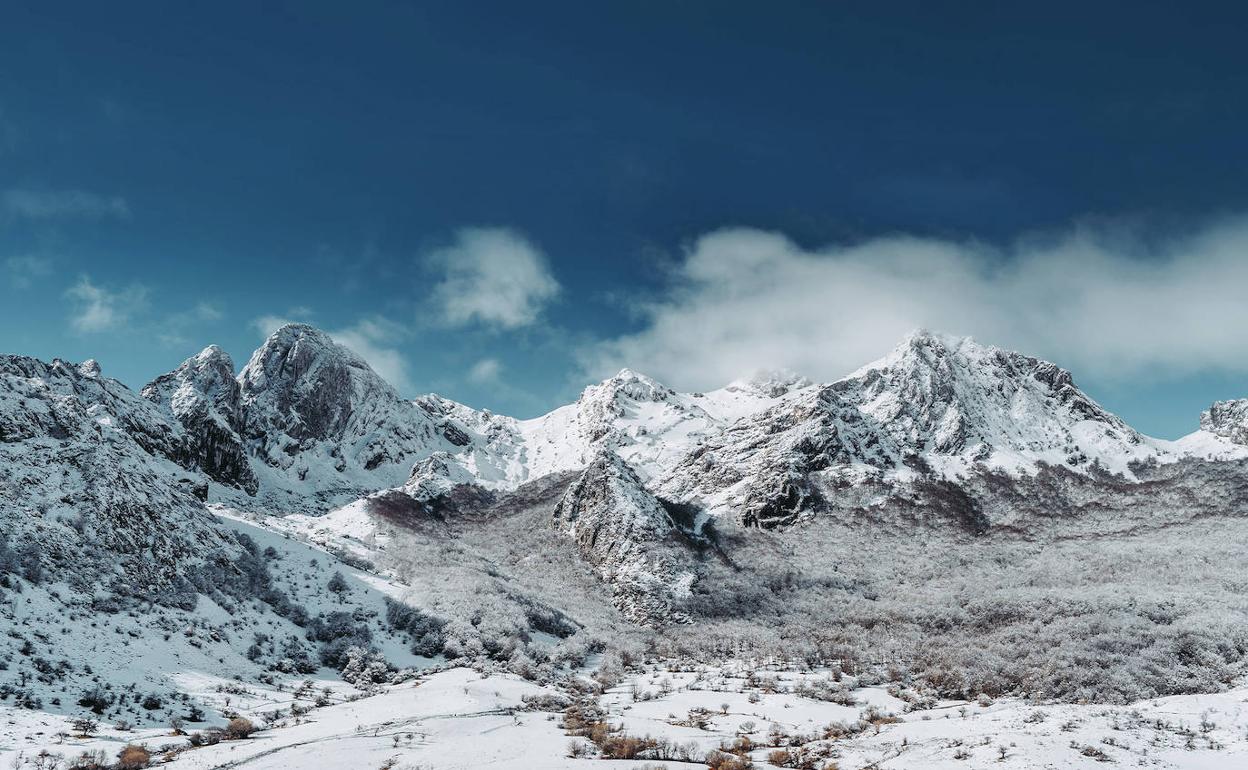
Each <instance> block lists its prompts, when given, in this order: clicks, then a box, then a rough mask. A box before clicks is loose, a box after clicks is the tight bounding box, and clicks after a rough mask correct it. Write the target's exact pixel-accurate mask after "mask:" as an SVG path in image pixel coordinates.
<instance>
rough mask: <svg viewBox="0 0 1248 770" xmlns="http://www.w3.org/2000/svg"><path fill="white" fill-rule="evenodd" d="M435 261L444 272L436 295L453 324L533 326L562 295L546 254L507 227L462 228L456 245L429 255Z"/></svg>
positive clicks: (436, 265)
mask: <svg viewBox="0 0 1248 770" xmlns="http://www.w3.org/2000/svg"><path fill="white" fill-rule="evenodd" d="M429 263H430V264H431V265H432V266H433V267H434V268H435V269H436V270H437V271H438V272H439V273H440V275H441V279H440V281H439V282H438V284H437V285H436V286H435V287H434V290H433V300H434V302H435V304H436V305H437V307H438V308H439V310H440V313H441V318H442V321H443V322H445V323H446V324H447V325H450V326H467V325H469V324H473V323H478V324H481V325H484V326H492V327H498V328H503V329H514V328H517V327H521V326H527V325H529V324H532V323H534V322H535V321H537V319H538V317H539V316H540V314H541V312H542V309H543V308H544V307H545V306H546V304H547V303H549V302H550V301H551V300H553V299H554V298H555V297H556V296H557V295H558V294H559V282H558V281H556V280H555V277H554V276H553V275H552V274H551V272H550V268H549V267H548V265H547V262H546V257H545V256H544V255H543V254H542V253H541V251H539V250H538V249H537V247H536V246H534V245H533V244H532V243H530V242H529V241H528V240H527V239H526V238H524V236H522V235H520V234H519V233H517V232H515V231H513V230H508V229H505V228H480V227H474V228H465V229H462V230H460V231H458V232H457V233H456V234H455V242H454V243H453V244H452V245H451V246H449V247H448V248H445V249H441V250H439V251H436V252H434V253H433V254H431V255H430V256H429Z"/></svg>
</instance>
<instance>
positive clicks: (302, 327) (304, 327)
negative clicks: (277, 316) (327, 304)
mask: <svg viewBox="0 0 1248 770" xmlns="http://www.w3.org/2000/svg"><path fill="white" fill-rule="evenodd" d="M303 338H311V339H315V340H317V341H324V342H326V343H331V344H332V342H333V340H332V339H331V338H330V336H329V335H328V334H326V333H325V332H323V331H321V330H320V329H318V328H316V327H315V326H313V325H311V324H305V323H287V324H282V325H281V326H279V327H278V328H277V330H276V331H274V332H273V333H272V334H270V335H269V338H268V340H266V343H268V342H283V341H290V340H298V339H303Z"/></svg>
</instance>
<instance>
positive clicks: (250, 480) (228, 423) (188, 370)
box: [141, 345, 259, 495]
mask: <svg viewBox="0 0 1248 770" xmlns="http://www.w3.org/2000/svg"><path fill="white" fill-rule="evenodd" d="M141 394H142V396H143V397H144V398H146V399H147V400H148V401H150V402H152V403H153V404H155V405H156V406H157V407H158V408H160V409H162V410H163V411H164V413H165V415H166V416H167V417H168V418H171V419H172V420H173V421H176V423H177V424H178V425H180V426H181V427H182V430H183V437H184V438H183V446H182V449H181V451H180V452H179V453H178V455H177V456H176V457H175V458H174V459H175V460H176V461H177V462H178V463H179V464H180V465H182V466H184V467H187V468H193V469H198V470H202V471H203V472H204V473H205V474H206V475H207V476H208V477H209V478H210V479H212V480H213V481H216V482H218V483H221V484H225V485H227V486H232V487H237V488H239V489H241V490H243V491H245V492H247V493H248V494H252V495H254V494H255V493H256V491H257V489H258V487H259V481H258V480H257V479H256V476H255V473H254V472H253V471H252V469H251V466H250V463H249V462H248V459H247V451H246V448H245V446H244V444H243V440H242V437H241V435H240V434H241V431H242V427H243V413H242V404H241V399H240V394H241V390H240V388H239V384H238V381H237V380H236V379H235V378H234V361H233V359H231V358H230V356H229V354H227V353H226V352H225V351H224V350H222V349H221V348H219V347H217V346H216V345H209V346H208V347H206V348H204V349H203V350H202V351H200V352H199V353H198V354H197V355H195V356H192V357H190V358H188V359H186V360H185V361H183V362H182V364H181V365H180V366H179V367H178V368H177V369H174V370H173V371H172V372H169V373H168V374H163V375H161V376H160V377H157V378H156V379H155V380H153V381H151V382H150V383H148V384H147V385H145V386H144V387H143V390H142V391H141Z"/></svg>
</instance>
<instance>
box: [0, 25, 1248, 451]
mask: <svg viewBox="0 0 1248 770" xmlns="http://www.w3.org/2000/svg"><path fill="white" fill-rule="evenodd" d="M1245 22H1248V12H1246V11H1245V10H1244V8H1243V6H1239V5H1234V4H1229V3H1228V4H1208V5H1202V4H1182V5H1180V4H1175V3H1165V4H1162V3H1140V2H1132V3H1078V4H1075V3H1069V4H1067V3H1030V4H1021V3H960V4H952V5H951V4H934V3H918V2H915V3H902V2H885V3H803V4H799V3H780V4H760V3H750V4H745V3H725V2H705V3H694V2H668V3H660V2H627V3H597V2H596V3H584V2H576V3H530V4H517V3H479V2H456V3H413V4H404V3H353V4H344V3H314V2H298V3H286V4H283V3H276V2H275V3H264V4H254V3H212V4H207V3H203V4H193V5H192V4H181V3H179V4H169V3H28V4H17V3H10V4H8V5H7V6H6V8H5V11H4V13H3V22H2V23H0V74H2V77H0V196H3V197H2V198H0V266H4V267H5V269H6V276H0V277H4V278H5V281H4V285H2V286H0V324H2V325H0V349H3V350H5V351H6V352H22V353H28V354H33V355H38V356H41V357H45V358H48V357H51V356H54V355H60V356H62V357H66V358H70V359H74V360H77V359H82V358H86V357H88V356H95V357H97V358H99V359H100V360H101V362H102V363H103V366H104V369H105V372H106V373H108V374H111V375H113V376H117V377H120V378H121V379H123V380H124V381H126V382H128V383H130V384H132V385H141V384H142V383H143V382H144V381H146V380H147V379H149V378H150V377H152V376H154V375H156V374H158V373H160V372H162V371H165V370H168V369H170V368H172V367H173V366H175V365H176V364H177V363H178V362H179V361H181V360H182V359H183V358H185V357H186V356H188V355H191V354H193V353H194V352H195V351H197V350H198V349H199V348H200V347H202V346H203V345H205V344H208V343H210V342H216V343H219V344H221V345H223V346H224V347H226V348H227V350H229V351H230V352H231V353H232V354H234V356H235V358H236V360H237V362H238V364H239V365H240V366H241V364H242V363H243V360H241V359H245V358H246V356H247V354H248V353H249V352H250V351H251V350H252V349H253V348H254V347H255V346H256V345H257V344H258V342H259V341H260V339H261V333H260V332H259V331H258V330H257V329H258V328H259V327H263V326H264V322H258V321H257V319H260V318H262V317H266V316H271V317H280V318H300V319H304V320H311V321H313V322H315V323H317V324H318V325H320V326H322V327H324V328H326V329H329V330H331V331H333V330H341V331H342V332H343V335H344V336H345V337H349V338H351V339H357V340H358V339H366V340H367V341H368V343H369V344H370V345H372V346H373V347H375V348H377V350H379V351H380V352H375V354H376V355H379V356H382V357H383V358H384V360H385V361H388V362H389V365H390V368H391V371H401V372H404V373H405V374H404V375H403V376H404V377H405V381H404V383H403V388H404V390H405V391H408V392H410V393H412V394H414V393H416V392H421V391H425V390H430V389H436V390H438V391H440V392H444V393H445V394H447V395H449V396H451V397H455V398H458V399H460V400H464V401H467V402H469V403H472V404H474V405H477V406H491V407H493V408H497V409H499V410H501V411H508V412H514V413H520V414H522V415H529V414H534V413H537V412H539V411H542V410H544V409H546V408H549V407H551V406H554V405H555V404H557V403H558V402H560V401H562V400H565V399H567V398H569V397H570V396H572V395H574V394H575V392H576V391H577V390H578V389H579V386H580V384H582V382H583V380H584V379H585V377H586V376H587V374H588V373H587V372H586V371H585V368H584V367H585V364H584V361H585V360H586V356H587V354H586V353H585V351H587V350H588V351H591V353H590V354H589V358H592V359H593V360H595V361H597V362H601V361H602V359H603V357H604V354H602V353H600V352H594V351H598V350H599V348H600V347H601V345H602V341H604V340H608V341H609V340H612V339H614V338H618V337H620V336H621V335H631V334H636V333H645V330H646V329H647V327H648V326H649V325H651V324H653V323H654V322H655V319H654V317H653V315H652V314H648V313H647V312H646V311H645V310H644V306H643V309H641V310H639V303H642V302H644V301H646V300H657V301H660V302H675V301H677V300H675V299H674V298H673V297H674V295H673V294H672V292H673V291H674V288H673V286H674V284H675V283H679V282H680V281H682V280H687V278H688V276H687V275H686V276H684V277H683V278H682V277H681V275H683V274H682V273H681V265H682V264H683V259H684V255H685V254H686V251H685V250H686V249H687V248H688V247H689V244H690V243H692V242H693V240H694V239H696V238H697V237H699V236H701V235H703V234H705V233H708V232H711V231H715V230H717V229H719V228H724V227H731V226H745V227H751V228H759V229H763V230H769V231H775V232H779V233H784V234H785V235H787V236H788V238H790V239H791V240H792V241H793V243H795V244H797V245H799V246H800V247H802V248H806V249H815V248H819V247H823V246H826V245H828V244H846V243H861V242H863V241H864V240H869V239H872V238H876V237H878V236H883V235H890V234H895V233H907V234H911V235H916V236H923V237H928V238H936V239H942V240H943V241H949V242H957V243H966V242H968V241H974V242H975V243H978V244H981V245H984V246H985V248H988V247H999V248H1000V249H1002V250H1003V251H1002V252H1001V253H999V254H997V256H996V257H988V260H989V261H991V260H992V259H999V260H1001V261H1002V262H1008V261H1009V260H1010V259H1011V257H1010V256H1009V252H1010V249H1011V248H1012V247H1011V244H1016V243H1017V242H1018V241H1019V239H1020V238H1022V239H1031V238H1035V237H1037V236H1036V235H1035V234H1036V233H1042V234H1043V233H1047V234H1051V233H1054V232H1057V231H1062V232H1069V231H1070V230H1071V229H1072V228H1081V227H1095V228H1103V227H1108V228H1109V229H1112V230H1114V231H1115V232H1118V231H1121V230H1124V229H1127V230H1130V232H1131V233H1132V236H1131V239H1130V240H1131V242H1132V244H1133V246H1132V248H1130V249H1128V250H1127V251H1128V252H1129V253H1127V255H1126V256H1127V257H1128V258H1130V259H1139V260H1141V261H1142V262H1147V261H1148V260H1149V259H1152V258H1154V257H1155V254H1154V252H1155V251H1156V249H1155V248H1154V245H1153V244H1155V243H1156V242H1158V241H1165V240H1166V239H1167V238H1170V237H1172V236H1173V234H1174V233H1191V232H1194V231H1195V232H1198V231H1200V229H1201V228H1202V227H1205V226H1206V223H1208V222H1210V221H1211V220H1215V219H1218V218H1224V217H1234V216H1237V215H1239V214H1240V212H1243V211H1244V210H1245V208H1246V206H1248V173H1246V172H1248V168H1245V166H1246V165H1248V152H1245V151H1246V150H1248V146H1246V137H1248V104H1246V100H1248V67H1245V66H1244V53H1243V52H1244V46H1243V35H1244V31H1245ZM469 227H491V228H506V231H507V234H508V236H509V237H510V238H512V239H513V240H514V241H517V242H519V243H521V244H525V243H527V247H526V248H527V249H528V252H532V253H533V254H537V255H538V256H537V257H536V259H537V264H538V266H539V267H540V268H541V269H542V270H544V271H546V272H548V274H549V276H550V278H551V279H552V280H553V281H555V282H556V283H557V284H558V285H559V287H560V289H559V290H558V292H557V293H555V292H553V291H552V292H547V293H546V294H542V293H541V292H539V293H538V295H534V296H530V297H529V298H528V299H529V300H531V303H530V305H528V306H526V308H527V311H531V312H527V313H526V312H522V313H520V315H519V316H516V315H514V314H513V315H511V316H497V317H496V316H491V315H490V314H489V313H488V312H487V313H484V314H482V313H478V314H476V315H472V314H469V315H468V316H466V317H462V315H461V317H459V319H458V320H456V319H455V318H454V317H453V316H454V313H450V314H449V315H448V310H447V308H446V307H445V306H444V305H445V302H444V301H445V299H446V297H445V291H444V290H442V291H443V293H442V294H439V293H438V292H439V291H440V290H439V289H438V288H437V287H438V286H439V285H441V284H443V283H445V281H446V280H447V277H446V273H447V270H448V269H449V268H448V267H447V266H448V265H449V264H451V263H453V262H455V261H456V260H457V259H459V258H460V257H461V256H462V255H463V251H464V248H461V249H459V250H458V251H451V252H449V256H445V257H441V258H438V257H431V256H430V255H431V254H434V253H437V252H439V250H442V252H441V253H443V254H448V252H446V251H445V249H447V248H448V247H451V246H453V245H454V244H456V243H459V244H460V245H461V247H462V246H463V242H464V236H463V232H462V230H463V228H469ZM465 248H466V247H465ZM526 253H527V252H526ZM500 259H505V257H503V258H500ZM989 269H991V268H989ZM452 272H453V271H452ZM470 278H471V276H469V278H466V279H465V280H469V279H470ZM528 278H531V276H528ZM528 278H526V276H525V275H521V276H520V277H519V278H517V279H515V280H517V281H524V280H527V279H528ZM508 280H511V279H508ZM526 285H527V284H526ZM439 297H440V298H441V300H442V301H443V304H439ZM513 299H514V298H513ZM522 299H523V298H522ZM1054 311H1055V312H1062V308H1061V306H1060V302H1059V305H1058V306H1057V307H1055V308H1054ZM947 331H949V332H953V333H975V334H976V335H977V336H980V337H987V338H988V341H996V340H994V339H993V333H992V329H991V328H988V329H985V328H982V327H975V328H967V329H959V328H951V329H947ZM792 333H793V334H794V335H802V334H804V333H806V330H803V329H801V328H794V329H793V331H792ZM1241 333H1242V332H1241ZM1011 339H1012V338H1011ZM1003 341H1005V340H1003ZM812 344H815V343H812ZM1135 344H1139V345H1147V344H1149V341H1148V340H1147V339H1140V340H1138V342H1137V343H1135ZM885 347H887V346H885ZM1042 347H1044V346H1042ZM883 352H885V350H884V349H881V350H880V351H879V353H881V354H882V353H883ZM1029 352H1036V353H1038V354H1043V355H1046V356H1049V357H1052V358H1055V359H1057V360H1058V361H1059V362H1061V363H1067V364H1068V365H1070V366H1071V367H1072V368H1074V369H1075V374H1076V376H1077V377H1078V378H1079V380H1080V381H1081V382H1082V383H1083V384H1084V385H1085V387H1086V388H1087V389H1088V390H1089V391H1090V392H1092V394H1093V395H1094V396H1096V397H1098V398H1099V399H1100V400H1102V401H1103V402H1104V403H1106V405H1108V406H1109V407H1110V408H1112V409H1115V410H1117V411H1119V412H1120V413H1121V414H1123V415H1124V416H1125V417H1126V418H1127V419H1128V420H1130V421H1132V422H1133V423H1134V424H1136V425H1137V426H1138V427H1140V428H1142V429H1144V430H1146V431H1151V432H1155V433H1158V434H1161V435H1178V434H1179V433H1182V432H1185V431H1186V430H1187V429H1189V428H1190V427H1193V426H1194V421H1195V418H1196V414H1197V413H1198V412H1199V410H1200V409H1202V408H1204V407H1205V406H1206V405H1207V402H1208V401H1210V400H1212V399H1213V398H1219V397H1220V398H1225V397H1231V396H1237V395H1238V396H1243V395H1248V375H1245V369H1246V368H1248V361H1240V362H1237V361H1236V360H1232V359H1234V356H1233V355H1230V354H1229V353H1228V354H1227V360H1220V359H1219V358H1218V355H1219V354H1218V353H1217V352H1214V353H1210V354H1209V355H1207V356H1205V357H1203V358H1197V359H1194V360H1189V359H1182V360H1178V361H1177V362H1176V363H1175V365H1174V366H1166V367H1164V368H1165V371H1164V373H1163V372H1158V371H1152V372H1146V373H1145V374H1141V373H1140V371H1138V370H1130V371H1125V370H1124V371H1122V372H1118V373H1114V372H1112V371H1101V370H1093V371H1091V372H1081V370H1080V369H1079V368H1078V367H1077V366H1075V363H1077V362H1078V361H1080V360H1082V359H1081V358H1079V357H1077V356H1074V354H1073V353H1072V354H1071V358H1072V360H1070V361H1067V360H1064V358H1065V356H1064V351H1063V350H1062V349H1061V345H1060V344H1053V345H1050V346H1048V347H1046V349H1043V350H1035V351H1029ZM1176 360H1177V359H1176ZM486 362H493V363H486ZM618 363H619V365H626V364H627V365H631V366H635V367H636V368H645V362H644V361H626V360H621V361H619V362H618ZM677 379H680V376H677ZM691 379H696V378H694V377H692V376H691ZM674 384H676V385H682V384H683V383H680V382H677V383H674Z"/></svg>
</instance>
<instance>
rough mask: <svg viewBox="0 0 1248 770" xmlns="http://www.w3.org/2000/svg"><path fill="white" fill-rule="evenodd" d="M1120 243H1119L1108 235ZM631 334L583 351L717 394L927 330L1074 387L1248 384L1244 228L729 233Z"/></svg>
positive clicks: (819, 373)
mask: <svg viewBox="0 0 1248 770" xmlns="http://www.w3.org/2000/svg"><path fill="white" fill-rule="evenodd" d="M1117 235H1118V236H1120V235H1121V233H1119V234H1117ZM636 309H637V310H638V312H639V313H640V314H641V316H642V318H643V319H644V321H645V324H644V327H643V328H642V329H641V330H640V331H638V332H636V333H633V334H628V335H624V336H621V337H619V338H616V339H613V340H609V341H606V342H604V343H601V344H599V345H597V346H594V347H592V348H590V349H588V350H586V351H584V359H585V361H586V366H587V368H588V369H590V370H591V373H592V374H594V375H601V374H607V373H610V372H611V371H614V370H615V369H618V368H619V367H620V366H623V365H627V366H632V367H635V368H637V369H640V370H642V371H645V372H647V373H650V374H652V375H654V376H656V377H659V378H661V379H667V380H668V381H670V382H671V383H672V384H673V385H677V386H680V387H685V388H699V389H701V388H711V387H716V386H719V385H722V384H724V383H725V382H728V381H729V380H731V379H733V378H735V377H737V376H740V375H742V374H744V373H748V372H750V371H754V370H757V369H759V368H789V369H793V370H796V371H798V372H800V373H802V374H805V375H807V376H810V377H814V378H816V379H821V380H830V379H834V378H837V377H839V376H843V375H844V374H847V373H848V372H850V371H852V370H853V369H855V368H857V367H858V366H860V365H862V364H863V363H866V362H868V361H870V360H873V359H875V358H878V357H880V356H881V355H883V354H884V353H885V352H887V351H888V350H889V349H890V348H891V347H892V346H893V345H895V344H896V342H897V341H898V340H899V339H900V338H901V337H902V336H903V335H904V334H905V333H906V332H907V331H909V330H911V329H913V328H916V327H926V328H930V329H935V330H939V331H944V332H948V333H952V334H960V335H972V336H974V337H976V338H977V339H979V340H980V341H982V342H987V343H992V344H997V345H1001V346H1003V347H1009V348H1012V349H1016V350H1020V351H1022V352H1025V353H1030V354H1033V355H1039V356H1043V357H1046V358H1050V359H1052V360H1054V361H1056V362H1058V363H1060V364H1062V365H1064V366H1067V367H1068V368H1071V369H1073V370H1074V371H1075V373H1076V374H1077V375H1078V374H1085V373H1086V374H1088V375H1090V376H1097V377H1104V378H1122V377H1142V378H1156V379H1160V378H1164V377H1167V376H1171V375H1174V374H1176V373H1190V372H1193V371H1199V370H1211V369H1217V370H1223V371H1239V372H1243V371H1248V333H1245V330H1246V329H1248V219H1238V220H1233V221H1225V222H1221V223H1219V224H1217V225H1212V226H1208V227H1205V228H1204V229H1203V230H1201V231H1200V232H1197V233H1195V234H1192V235H1189V236H1186V237H1183V238H1180V239H1173V240H1171V241H1169V242H1166V243H1163V244H1160V245H1158V244H1142V243H1141V242H1140V241H1138V240H1136V241H1132V240H1131V239H1127V238H1122V237H1116V236H1115V234H1114V233H1110V232H1107V231H1094V230H1088V229H1076V230H1074V231H1072V232H1070V233H1068V234H1066V235H1064V236H1062V237H1057V238H1050V239H1047V240H1046V241H1043V242H1042V241H1039V240H1036V239H1031V240H1024V241H1021V242H1020V243H1019V244H1018V245H1016V246H1015V247H1013V248H1011V249H1009V250H1007V251H1005V252H999V251H995V250H993V249H990V248H988V247H985V246H982V245H979V244H975V243H964V242H952V241H945V240H937V239H924V238H908V237H888V238H878V239H874V240H870V241H866V242H863V243H859V244H855V245H849V246H832V247H827V248H823V249H818V250H805V249H802V248H800V247H799V246H797V245H796V244H794V243H793V242H792V241H790V240H789V239H788V238H786V237H784V236H783V235H779V234H775V233H768V232H762V231H758V230H750V229H730V230H721V231H718V232H713V233H710V234H708V235H706V236H703V237H702V238H700V239H698V240H697V241H696V243H694V244H693V246H692V248H691V249H689V251H688V252H687V254H686V255H685V258H684V260H683V262H682V263H681V264H680V266H679V267H678V268H677V270H676V273H675V275H674V280H673V283H672V285H671V286H670V287H669V289H668V290H667V291H666V292H665V293H664V294H663V295H661V296H659V297H657V298H655V299H652V300H650V301H648V302H644V303H640V304H639V305H638V307H637V308H636Z"/></svg>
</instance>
